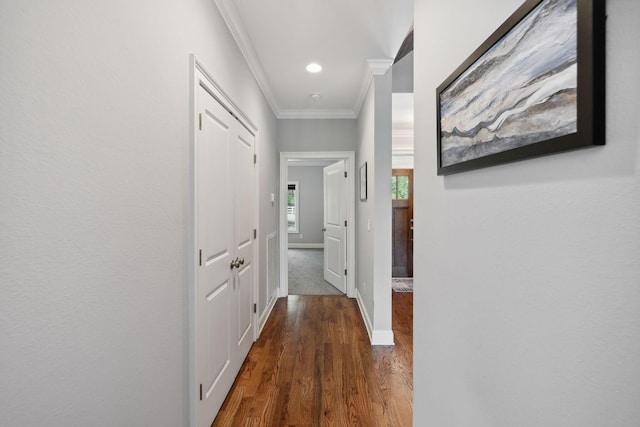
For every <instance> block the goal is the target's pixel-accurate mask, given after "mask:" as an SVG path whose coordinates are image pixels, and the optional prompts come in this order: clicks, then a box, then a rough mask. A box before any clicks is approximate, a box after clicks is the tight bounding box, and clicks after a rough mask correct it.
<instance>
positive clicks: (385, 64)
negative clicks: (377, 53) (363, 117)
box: [353, 59, 393, 117]
mask: <svg viewBox="0 0 640 427" xmlns="http://www.w3.org/2000/svg"><path fill="white" fill-rule="evenodd" d="M367 64H368V67H367V69H366V71H365V72H364V76H363V78H362V86H361V87H360V93H359V94H358V97H357V98H356V103H355V105H354V107H353V111H354V114H355V116H356V117H358V116H360V110H361V109H362V105H363V104H364V100H365V98H366V97H367V93H369V87H371V82H373V77H374V76H381V75H383V74H385V73H386V72H387V71H388V70H389V68H391V66H392V65H393V59H367Z"/></svg>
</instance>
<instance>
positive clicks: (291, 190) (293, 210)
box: [287, 181, 300, 233]
mask: <svg viewBox="0 0 640 427" xmlns="http://www.w3.org/2000/svg"><path fill="white" fill-rule="evenodd" d="M287 189H288V190H287V229H288V231H289V233H298V230H299V227H298V222H299V221H298V192H299V191H300V184H299V183H298V182H297V181H292V182H289V183H288V187H287Z"/></svg>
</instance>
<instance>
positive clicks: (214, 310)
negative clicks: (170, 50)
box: [195, 89, 235, 426]
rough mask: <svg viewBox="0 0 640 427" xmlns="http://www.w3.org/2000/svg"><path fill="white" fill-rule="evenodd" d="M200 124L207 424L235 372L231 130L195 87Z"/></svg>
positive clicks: (200, 323)
mask: <svg viewBox="0 0 640 427" xmlns="http://www.w3.org/2000/svg"><path fill="white" fill-rule="evenodd" d="M199 110H200V111H201V114H202V130H201V131H200V132H199V134H198V137H197V138H196V146H195V158H196V183H197V184H196V194H195V196H196V246H197V247H198V248H199V253H198V264H199V267H198V268H197V273H196V281H197V283H196V286H197V290H196V293H197V319H196V322H197V326H196V331H197V332H196V333H197V344H196V345H197V357H198V360H197V370H198V374H197V375H198V379H199V381H200V383H201V384H202V386H201V387H202V401H201V402H200V405H199V408H198V409H199V411H198V424H199V425H202V426H204V425H207V423H209V424H208V425H211V421H212V420H213V418H214V417H215V415H216V413H217V411H218V409H219V408H220V406H221V405H222V402H223V401H224V398H225V396H226V393H227V391H228V388H229V387H231V385H232V384H233V380H234V378H235V373H234V372H233V371H232V369H231V367H230V365H231V360H232V358H233V352H232V348H231V345H230V343H231V341H230V338H231V337H230V326H231V311H230V301H231V290H232V289H231V283H232V281H233V275H232V272H231V269H230V268H229V265H230V263H231V259H232V258H231V257H232V254H233V252H234V248H233V229H231V228H230V227H220V224H221V223H222V224H228V223H229V222H230V221H231V220H232V214H233V212H232V209H231V206H225V205H222V206H221V205H220V203H219V201H220V200H229V198H230V197H231V196H232V193H231V179H230V177H231V175H230V168H229V165H230V160H231V158H230V155H231V141H232V131H231V124H230V122H229V120H228V117H227V116H228V113H227V111H226V110H224V109H223V108H222V106H221V105H220V104H218V103H217V102H216V101H215V100H214V99H213V98H212V97H211V96H210V95H209V94H208V93H207V92H206V91H204V90H203V89H200V93H199Z"/></svg>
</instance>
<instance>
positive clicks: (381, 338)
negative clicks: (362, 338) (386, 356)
mask: <svg viewBox="0 0 640 427" xmlns="http://www.w3.org/2000/svg"><path fill="white" fill-rule="evenodd" d="M371 345H395V343H394V342H393V331H391V330H384V331H383V330H380V329H377V330H374V331H373V334H372V336H371Z"/></svg>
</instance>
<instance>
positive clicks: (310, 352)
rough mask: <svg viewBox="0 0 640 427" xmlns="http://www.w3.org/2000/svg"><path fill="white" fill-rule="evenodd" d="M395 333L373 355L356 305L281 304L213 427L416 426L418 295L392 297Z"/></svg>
mask: <svg viewBox="0 0 640 427" xmlns="http://www.w3.org/2000/svg"><path fill="white" fill-rule="evenodd" d="M393 331H394V335H395V343H396V345H395V346H376V347H372V346H371V345H370V344H369V338H368V337H367V332H366V329H365V326H364V323H363V321H362V318H361V317H360V312H359V309H358V305H357V303H356V301H355V300H354V299H349V298H346V297H344V296H312V295H304V296H302V295H295V296H289V298H281V299H279V300H278V301H277V303H276V306H275V308H274V311H273V313H272V314H271V316H270V318H269V320H268V321H267V324H266V325H265V327H264V330H263V331H262V334H261V336H260V338H259V339H258V341H256V342H255V343H254V345H253V347H252V348H251V351H250V352H249V355H248V356H247V359H246V360H245V363H244V365H243V366H242V369H241V370H240V373H239V374H238V377H237V379H236V382H235V384H234V385H233V388H232V389H231V391H230V392H229V395H228V396H227V398H226V400H225V402H224V404H223V405H222V408H221V410H220V412H219V413H218V416H217V417H216V419H215V421H214V423H213V426H277V427H282V426H364V427H368V426H393V427H409V426H411V425H412V416H413V360H412V359H413V294H412V293H398V292H393Z"/></svg>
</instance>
